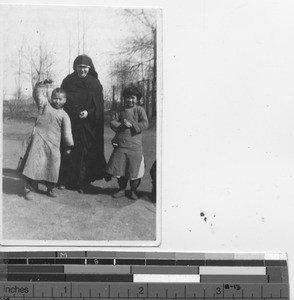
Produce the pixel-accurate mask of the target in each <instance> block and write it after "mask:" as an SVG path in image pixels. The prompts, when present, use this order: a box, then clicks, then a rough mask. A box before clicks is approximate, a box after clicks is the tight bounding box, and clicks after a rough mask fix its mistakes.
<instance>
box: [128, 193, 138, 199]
mask: <svg viewBox="0 0 294 300" xmlns="http://www.w3.org/2000/svg"><path fill="white" fill-rule="evenodd" d="M130 198H131V199H132V200H138V199H139V197H138V196H137V194H136V193H135V191H131V194H130Z"/></svg>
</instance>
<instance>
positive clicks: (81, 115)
mask: <svg viewBox="0 0 294 300" xmlns="http://www.w3.org/2000/svg"><path fill="white" fill-rule="evenodd" d="M87 116H88V112H87V111H86V110H83V111H81V112H80V115H79V117H80V119H86V118H87Z"/></svg>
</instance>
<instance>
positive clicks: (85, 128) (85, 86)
mask: <svg viewBox="0 0 294 300" xmlns="http://www.w3.org/2000/svg"><path fill="white" fill-rule="evenodd" d="M73 69H74V72H73V73H72V74H70V75H68V76H67V77H66V78H65V79H64V80H63V82H62V84H61V88H62V89H64V90H65V91H66V93H67V101H66V104H65V105H64V110H65V111H66V112H67V113H68V115H69V117H70V120H71V126H72V134H73V139H74V145H75V146H74V149H73V150H72V152H71V155H70V156H69V157H68V158H66V157H63V159H62V164H61V169H60V176H59V188H60V189H63V188H65V187H66V188H69V189H75V190H77V191H78V192H79V193H83V192H84V189H85V187H86V186H87V185H89V184H90V183H91V182H93V181H95V180H100V179H103V178H104V177H105V166H106V162H105V158H104V114H103V113H104V101H103V88H102V85H101V83H100V81H99V80H98V74H97V72H96V71H95V67H94V65H93V62H92V60H91V58H90V57H89V56H87V55H79V56H78V57H77V58H76V59H75V61H74V63H73Z"/></svg>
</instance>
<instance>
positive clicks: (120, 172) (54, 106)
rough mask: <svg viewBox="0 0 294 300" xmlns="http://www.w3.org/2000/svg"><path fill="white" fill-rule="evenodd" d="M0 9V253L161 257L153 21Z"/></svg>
mask: <svg viewBox="0 0 294 300" xmlns="http://www.w3.org/2000/svg"><path fill="white" fill-rule="evenodd" d="M0 9H1V10H0V18H1V27H2V28H1V29H2V38H1V42H2V48H3V51H2V53H1V55H2V65H1V70H0V71H1V73H2V76H1V78H2V80H1V82H2V90H3V101H2V113H3V124H2V132H3V134H2V144H3V160H2V169H3V186H2V241H3V243H4V244H6V243H7V244H11V245H18V244H19V245H26V244H28V245H38V244H40V243H42V244H48V245H63V244H66V245H79V243H80V242H81V243H82V244H83V245H98V246H99V245H114V246H116V245H127V246H129V245H131V246H132V245H135V246H136V245H147V246H148V245H157V244H158V243H159V239H160V234H159V232H160V201H161V199H160V185H159V184H160V182H159V181H160V179H159V178H158V177H159V176H157V174H159V171H160V170H159V171H158V168H160V163H161V161H160V153H161V149H160V143H161V130H160V122H161V108H160V107H161V106H160V104H159V102H160V101H161V83H160V81H161V79H160V78H161V63H160V61H161V55H162V54H161V32H160V30H161V26H160V25H161V10H160V9H158V8H150V7H148V8H144V7H135V8H134V7H103V6H78V5H77V6H66V5H4V4H3V5H1V6H0ZM158 182H159V184H158Z"/></svg>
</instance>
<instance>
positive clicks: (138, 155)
mask: <svg viewBox="0 0 294 300" xmlns="http://www.w3.org/2000/svg"><path fill="white" fill-rule="evenodd" d="M122 96H123V97H124V106H123V108H122V109H121V111H120V112H119V113H118V114H116V115H115V116H114V118H113V120H112V121H111V123H110V127H111V129H112V130H113V131H115V132H116V134H115V137H114V138H113V140H112V144H113V147H114V149H113V152H112V154H111V157H110V159H109V162H108V164H107V168H106V172H107V173H108V174H110V175H112V176H113V177H116V178H118V184H119V191H118V192H117V193H115V194H114V195H113V197H114V198H119V197H124V196H125V195H126V187H127V183H128V181H130V186H131V193H130V198H131V199H133V200H137V199H138V196H137V194H136V191H137V189H138V187H139V185H140V183H141V178H142V177H143V175H144V169H145V163H144V156H143V148H142V131H143V130H144V129H146V128H147V127H148V118H147V115H146V113H145V110H144V108H143V107H141V106H138V105H137V102H138V101H139V100H140V99H141V97H142V94H141V92H140V91H139V89H138V88H137V87H135V86H130V87H127V88H125V89H124V91H123V93H122Z"/></svg>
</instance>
